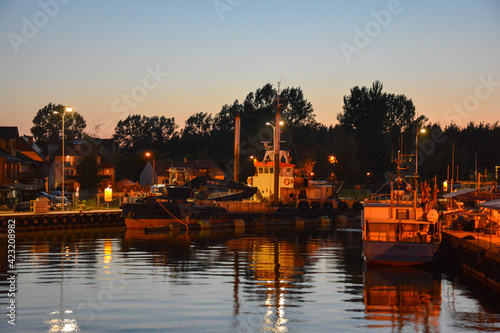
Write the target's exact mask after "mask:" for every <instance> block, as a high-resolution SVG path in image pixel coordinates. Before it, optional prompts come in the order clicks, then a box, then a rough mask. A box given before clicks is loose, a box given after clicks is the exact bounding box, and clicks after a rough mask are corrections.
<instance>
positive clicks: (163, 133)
mask: <svg viewBox="0 0 500 333" xmlns="http://www.w3.org/2000/svg"><path fill="white" fill-rule="evenodd" d="M177 127H178V126H177V125H176V124H175V119H174V118H166V117H164V116H161V117H158V116H153V117H147V116H141V115H138V114H135V115H130V116H128V117H127V118H126V119H125V120H120V121H119V122H118V124H117V125H116V127H115V134H114V136H113V137H114V139H115V140H116V142H117V143H118V144H119V146H120V148H122V149H125V150H126V151H129V152H131V151H137V150H140V149H161V148H162V147H163V146H164V145H165V144H166V143H167V142H168V141H169V140H170V139H172V138H173V137H174V135H175V134H176V130H177Z"/></svg>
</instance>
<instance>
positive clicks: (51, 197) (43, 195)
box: [38, 191, 56, 201]
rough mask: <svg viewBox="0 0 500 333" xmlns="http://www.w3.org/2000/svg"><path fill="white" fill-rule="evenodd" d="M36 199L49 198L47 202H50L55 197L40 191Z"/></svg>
mask: <svg viewBox="0 0 500 333" xmlns="http://www.w3.org/2000/svg"><path fill="white" fill-rule="evenodd" d="M38 197H39V198H41V197H45V198H49V200H50V201H52V200H54V198H55V197H56V196H55V195H52V194H48V193H47V192H43V191H40V192H38Z"/></svg>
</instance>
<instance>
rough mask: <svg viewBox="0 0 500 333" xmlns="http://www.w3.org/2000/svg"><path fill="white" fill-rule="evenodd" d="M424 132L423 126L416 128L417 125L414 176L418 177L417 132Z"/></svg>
mask: <svg viewBox="0 0 500 333" xmlns="http://www.w3.org/2000/svg"><path fill="white" fill-rule="evenodd" d="M419 133H425V128H422V129H420V131H419V130H418V125H417V134H416V135H415V177H418V134H419Z"/></svg>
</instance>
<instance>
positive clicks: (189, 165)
mask: <svg viewBox="0 0 500 333" xmlns="http://www.w3.org/2000/svg"><path fill="white" fill-rule="evenodd" d="M154 165H155V170H154V171H153V161H148V163H147V164H146V166H145V167H144V169H143V170H142V172H141V175H140V176H139V184H140V185H142V186H151V185H154V184H153V179H155V180H156V183H157V184H168V183H169V179H170V171H169V170H171V168H177V169H189V170H190V172H191V174H192V175H193V177H198V176H207V177H211V178H217V179H221V180H224V172H223V171H222V169H221V168H220V167H219V166H218V165H217V163H216V162H215V161H214V160H213V159H203V160H194V161H188V160H187V159H184V160H181V161H175V160H171V159H165V160H155V161H154Z"/></svg>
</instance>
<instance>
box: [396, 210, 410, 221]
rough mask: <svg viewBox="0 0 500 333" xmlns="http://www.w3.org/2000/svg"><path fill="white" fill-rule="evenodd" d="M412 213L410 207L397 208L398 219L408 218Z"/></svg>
mask: <svg viewBox="0 0 500 333" xmlns="http://www.w3.org/2000/svg"><path fill="white" fill-rule="evenodd" d="M409 218H410V214H409V211H408V209H396V219H397V220H408V219H409Z"/></svg>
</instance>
